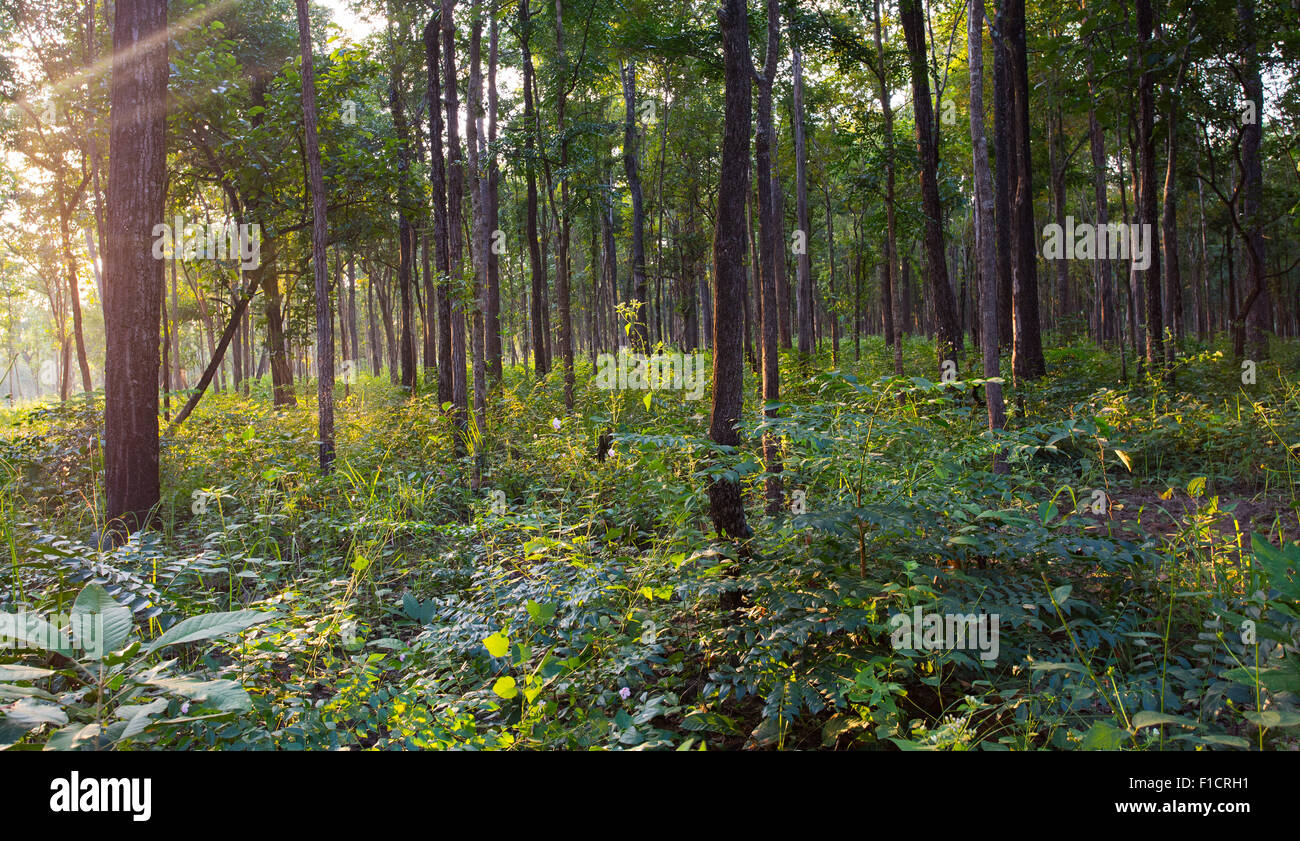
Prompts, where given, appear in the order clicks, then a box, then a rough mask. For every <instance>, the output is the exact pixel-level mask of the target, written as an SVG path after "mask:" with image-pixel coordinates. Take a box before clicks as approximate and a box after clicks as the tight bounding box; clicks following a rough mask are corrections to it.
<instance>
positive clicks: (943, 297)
mask: <svg viewBox="0 0 1300 841" xmlns="http://www.w3.org/2000/svg"><path fill="white" fill-rule="evenodd" d="M899 17H900V18H901V20H902V24H903V32H904V34H905V37H906V39H907V51H908V55H909V57H910V59H911V61H910V64H911V73H912V108H913V112H914V113H915V115H916V147H917V156H918V162H919V164H920V170H921V172H920V175H921V212H922V213H923V215H924V216H925V220H924V235H923V237H922V245H923V247H924V249H925V262H926V276H927V278H928V281H929V287H930V298H931V299H932V303H933V306H934V318H935V333H936V338H937V348H936V349H937V350H938V356H939V363H940V365H942V364H943V362H944V361H946V360H952V361H954V362H956V360H957V353H958V351H960V350H961V347H962V335H961V326H960V325H959V324H958V323H957V307H956V301H955V300H954V299H953V293H952V286H950V285H949V283H948V262H947V257H946V256H945V254H944V249H943V207H942V206H941V204H940V202H939V176H938V168H939V148H938V142H937V139H936V138H935V134H934V132H935V124H934V110H933V106H932V105H931V102H930V82H929V79H928V70H927V63H926V55H925V53H926V50H925V29H924V19H923V16H922V14H921V3H920V0H899Z"/></svg>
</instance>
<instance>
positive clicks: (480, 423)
mask: <svg viewBox="0 0 1300 841" xmlns="http://www.w3.org/2000/svg"><path fill="white" fill-rule="evenodd" d="M470 17H471V19H472V23H471V27H472V29H471V34H470V43H469V91H468V102H466V107H465V115H466V116H465V149H466V152H467V154H468V157H469V189H470V210H471V213H472V224H471V228H470V230H471V237H470V259H471V262H472V263H473V268H474V300H475V302H476V303H475V306H474V314H473V327H472V338H471V341H472V346H471V350H472V351H473V369H474V432H475V434H474V435H473V436H471V440H472V441H473V442H474V463H473V469H472V471H471V473H470V490H471V491H473V492H474V493H478V492H479V490H480V488H481V487H482V483H483V438H484V436H486V435H487V336H486V323H485V321H486V316H487V310H488V230H487V221H488V220H487V217H488V213H489V212H490V210H491V207H490V205H491V201H490V199H489V198H488V195H487V193H488V179H489V176H488V173H487V171H486V167H485V166H484V161H483V155H482V153H481V152H482V150H481V149H480V146H479V138H480V137H481V136H482V126H483V66H482V65H483V62H482V47H483V15H482V12H481V8H480V5H479V0H474V2H473V3H472V4H471V6H470Z"/></svg>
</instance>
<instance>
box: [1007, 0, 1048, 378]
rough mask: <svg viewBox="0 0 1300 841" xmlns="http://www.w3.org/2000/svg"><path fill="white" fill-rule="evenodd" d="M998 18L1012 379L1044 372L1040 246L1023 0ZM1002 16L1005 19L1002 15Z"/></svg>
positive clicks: (1011, 1) (1010, 0) (1009, 1)
mask: <svg viewBox="0 0 1300 841" xmlns="http://www.w3.org/2000/svg"><path fill="white" fill-rule="evenodd" d="M1004 2H1005V7H1004V9H1005V10H1004V11H1003V13H1002V14H1001V15H999V19H1000V21H999V22H1001V23H1003V26H1004V36H1003V37H1005V38H1006V44H1007V49H1008V55H1007V70H1008V76H1010V81H1011V89H1012V102H1011V117H1012V120H1011V130H1012V136H1011V147H1012V150H1011V151H1012V155H1013V156H1014V159H1015V176H1016V177H1015V192H1014V202H1013V205H1014V207H1013V211H1012V212H1013V213H1014V218H1015V222H1014V225H1013V234H1014V236H1013V239H1012V243H1013V245H1012V264H1013V267H1014V268H1013V270H1012V279H1011V287H1012V290H1011V294H1012V305H1013V306H1012V310H1013V312H1012V331H1013V333H1014V341H1013V348H1012V369H1013V371H1014V373H1015V376H1016V379H1017V380H1021V379H1034V378H1036V377H1040V376H1042V375H1043V374H1045V373H1047V363H1046V361H1045V360H1044V359H1043V337H1042V325H1041V322H1040V321H1039V316H1038V266H1037V259H1038V245H1037V239H1038V237H1037V233H1038V232H1037V231H1036V230H1035V228H1034V187H1033V158H1032V156H1031V155H1030V151H1029V125H1030V124H1029V57H1028V53H1027V48H1026V46H1025V0H1004ZM1002 19H1005V20H1002Z"/></svg>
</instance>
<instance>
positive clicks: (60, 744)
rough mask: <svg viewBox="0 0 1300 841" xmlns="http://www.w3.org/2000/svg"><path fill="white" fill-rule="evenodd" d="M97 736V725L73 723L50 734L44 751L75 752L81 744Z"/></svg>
mask: <svg viewBox="0 0 1300 841" xmlns="http://www.w3.org/2000/svg"><path fill="white" fill-rule="evenodd" d="M98 736H99V725H98V724H96V723H94V722H91V723H90V724H83V723H82V722H80V721H74V722H73V723H72V724H69V725H68V726H67V727H63V728H61V729H59V730H56V731H54V732H53V733H51V734H50V738H48V739H46V740H45V748H44V749H45V750H76V748H77V746H78V745H80V744H81V743H82V742H85V741H88V740H91V739H95V738H96V737H98Z"/></svg>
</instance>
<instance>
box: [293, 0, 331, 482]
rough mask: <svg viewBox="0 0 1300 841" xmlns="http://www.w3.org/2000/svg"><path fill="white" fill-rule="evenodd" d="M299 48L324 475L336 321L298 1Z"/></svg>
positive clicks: (306, 35)
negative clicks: (333, 314)
mask: <svg viewBox="0 0 1300 841" xmlns="http://www.w3.org/2000/svg"><path fill="white" fill-rule="evenodd" d="M296 5H297V10H298V46H299V47H300V48H301V50H302V117H303V128H304V132H305V135H306V141H307V181H308V184H309V185H310V187H311V223H312V224H311V262H312V269H313V271H314V273H315V280H316V410H317V412H318V414H319V422H318V424H317V435H318V436H319V442H320V451H319V452H320V469H321V473H324V474H326V475H328V474H329V472H330V470H331V469H332V468H333V466H334V319H333V316H331V315H330V290H329V273H328V266H327V265H326V263H325V260H326V256H325V247H326V242H327V239H328V235H327V233H326V230H325V177H324V175H323V174H322V173H321V163H320V141H319V139H318V137H317V134H316V131H317V129H316V71H315V68H314V66H313V62H312V50H311V19H310V18H309V17H308V16H307V0H297V3H296Z"/></svg>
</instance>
